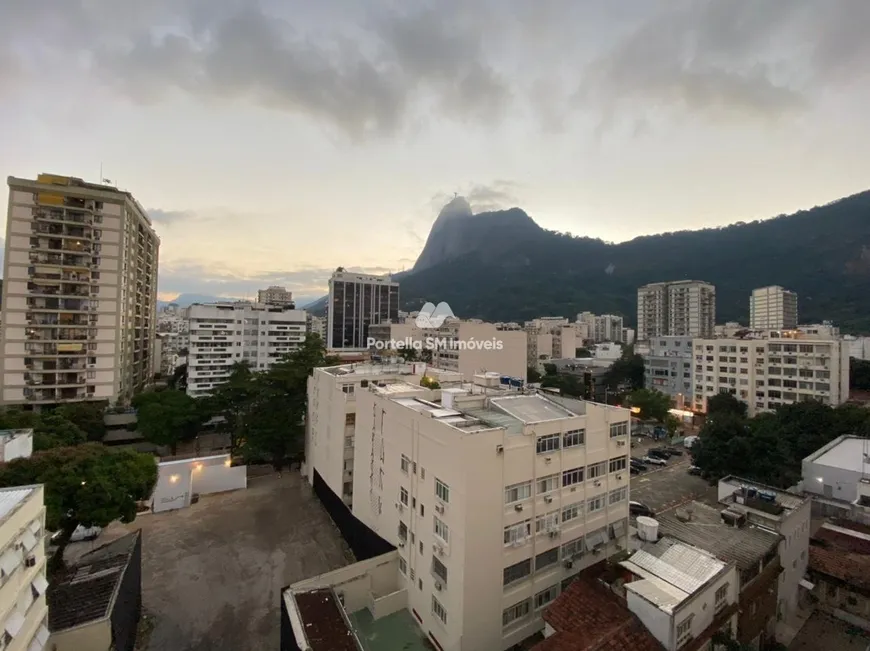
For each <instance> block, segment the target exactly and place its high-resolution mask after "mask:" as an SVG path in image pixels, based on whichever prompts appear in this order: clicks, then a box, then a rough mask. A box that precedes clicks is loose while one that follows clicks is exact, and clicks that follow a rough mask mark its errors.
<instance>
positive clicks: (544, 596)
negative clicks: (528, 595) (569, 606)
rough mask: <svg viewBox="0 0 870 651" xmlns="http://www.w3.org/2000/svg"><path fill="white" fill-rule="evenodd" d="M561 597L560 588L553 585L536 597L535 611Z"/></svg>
mask: <svg viewBox="0 0 870 651" xmlns="http://www.w3.org/2000/svg"><path fill="white" fill-rule="evenodd" d="M558 595H559V586H558V585H551V586H550V587H549V588H547V589H546V590H541V591H540V592H539V593H538V594H536V595H535V610H538V609H540V608H543V607H544V606H546V605H547V604H548V603H550V602H551V601H553V599H555V598H556V597H557V596H558Z"/></svg>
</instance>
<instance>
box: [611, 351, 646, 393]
mask: <svg viewBox="0 0 870 651" xmlns="http://www.w3.org/2000/svg"><path fill="white" fill-rule="evenodd" d="M643 380H644V367H643V357H641V356H640V355H635V354H634V352H633V351H632V350H631V348H629V347H627V346H626V347H625V349H624V350H623V356H622V357H620V358H619V359H618V360H616V361H615V362H613V364H612V365H611V367H610V368H609V369H607V373H605V375H604V384H605V385H606V386H607V388H608V389H610V390H611V391H620V390H623V389H628V390H630V391H632V390H636V389H642V388H643Z"/></svg>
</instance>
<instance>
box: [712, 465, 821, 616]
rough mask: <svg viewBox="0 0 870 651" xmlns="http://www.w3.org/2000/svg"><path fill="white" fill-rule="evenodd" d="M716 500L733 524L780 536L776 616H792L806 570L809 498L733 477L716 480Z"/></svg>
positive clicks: (808, 538) (724, 515)
mask: <svg viewBox="0 0 870 651" xmlns="http://www.w3.org/2000/svg"><path fill="white" fill-rule="evenodd" d="M718 499H719V503H720V504H722V505H724V506H725V511H724V512H723V517H727V518H728V519H729V521H731V522H732V523H735V524H737V525H738V526H744V525H751V526H757V527H761V528H763V529H768V530H770V531H774V532H776V533H777V534H778V535H779V536H780V542H779V558H780V563H781V565H782V568H783V571H782V573H781V574H780V575H779V585H778V588H777V593H778V597H777V607H776V618H777V620H785V619H788V618H789V617H791V616H793V615H794V613H795V610H796V609H797V607H798V589H799V586H800V583H801V581H802V580H803V578H804V574H806V571H807V554H808V550H809V540H810V515H811V514H810V511H811V501H810V499H809V498H808V497H804V496H803V495H798V494H797V493H792V492H790V491H784V490H780V489H778V488H774V487H772V486H766V485H765V484H759V483H757V482H752V481H748V480H745V479H741V478H740V477H733V476H728V477H724V478H723V479H721V480H719V488H718Z"/></svg>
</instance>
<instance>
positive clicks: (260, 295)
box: [257, 285, 296, 309]
mask: <svg viewBox="0 0 870 651" xmlns="http://www.w3.org/2000/svg"><path fill="white" fill-rule="evenodd" d="M257 302H258V303H262V304H264V305H278V306H280V307H288V308H290V309H293V308H294V307H296V304H295V303H294V302H293V292H288V291H287V289H286V288H284V287H278V286H277V285H272V286H271V287H268V288H267V289H260V290H257Z"/></svg>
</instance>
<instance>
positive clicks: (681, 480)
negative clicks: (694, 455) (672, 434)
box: [630, 450, 716, 513]
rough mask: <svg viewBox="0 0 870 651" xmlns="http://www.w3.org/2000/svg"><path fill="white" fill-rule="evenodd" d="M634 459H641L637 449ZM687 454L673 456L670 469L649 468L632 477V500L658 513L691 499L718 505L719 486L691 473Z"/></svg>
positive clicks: (666, 467) (665, 467) (669, 465)
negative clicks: (637, 457) (717, 488)
mask: <svg viewBox="0 0 870 651" xmlns="http://www.w3.org/2000/svg"><path fill="white" fill-rule="evenodd" d="M631 453H632V455H633V456H641V455H640V454H638V451H637V450H632V451H631ZM690 465H691V460H690V459H689V455H688V454H684V455H683V456H682V457H671V459H670V460H669V461H668V465H667V466H663V467H656V466H652V465H651V466H648V467H649V470H647V471H646V472H644V473H642V474H640V475H632V477H631V493H630V495H631V499H632V500H634V501H636V502H643V503H644V504H646V505H647V506H649V507H650V508H651V509H652V510H653V511H655V512H656V513H660V512H662V511H668V510H670V509H673V508H676V507H678V506H679V505H681V504H683V503H685V502H688V501H689V500H698V501H699V502H705V503H707V504H713V505H715V504H716V486H710V485H709V484H708V483H707V482H706V481H705V480H703V479H701V478H700V477H697V476H695V475H690V474H689V472H688V471H689V466H690Z"/></svg>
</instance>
